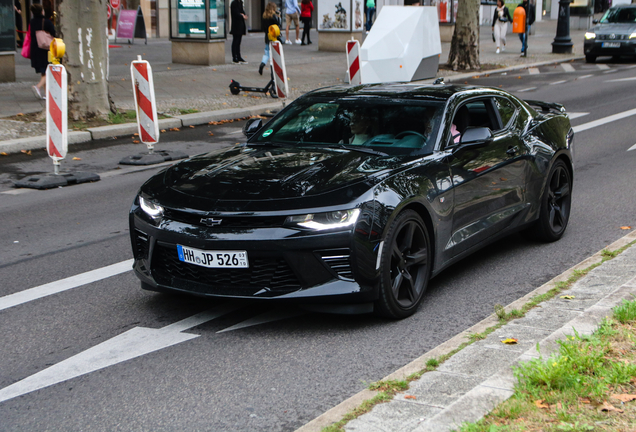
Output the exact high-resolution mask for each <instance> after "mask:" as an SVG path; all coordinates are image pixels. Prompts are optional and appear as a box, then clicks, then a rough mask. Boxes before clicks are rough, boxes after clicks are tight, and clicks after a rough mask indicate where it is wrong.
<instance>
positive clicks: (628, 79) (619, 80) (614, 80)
mask: <svg viewBox="0 0 636 432" xmlns="http://www.w3.org/2000/svg"><path fill="white" fill-rule="evenodd" d="M634 80H636V77H630V78H617V79H613V80H607V81H604V82H621V81H634Z"/></svg>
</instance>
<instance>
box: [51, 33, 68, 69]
mask: <svg viewBox="0 0 636 432" xmlns="http://www.w3.org/2000/svg"><path fill="white" fill-rule="evenodd" d="M65 52H66V45H64V41H63V40H62V39H59V38H54V39H53V42H51V49H50V50H49V57H50V58H49V60H50V62H51V63H53V64H60V60H61V59H62V57H64V53H65Z"/></svg>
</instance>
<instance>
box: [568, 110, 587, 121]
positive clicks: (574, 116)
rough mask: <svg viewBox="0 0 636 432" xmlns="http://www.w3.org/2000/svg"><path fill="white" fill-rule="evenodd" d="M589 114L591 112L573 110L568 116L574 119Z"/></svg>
mask: <svg viewBox="0 0 636 432" xmlns="http://www.w3.org/2000/svg"><path fill="white" fill-rule="evenodd" d="M588 114H589V113H586V112H571V113H568V117H569V118H570V120H574V119H575V118H579V117H583V116H586V115H588Z"/></svg>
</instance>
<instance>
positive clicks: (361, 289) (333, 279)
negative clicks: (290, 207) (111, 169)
mask: <svg viewBox="0 0 636 432" xmlns="http://www.w3.org/2000/svg"><path fill="white" fill-rule="evenodd" d="M130 233H131V241H132V247H133V254H134V257H135V263H134V271H135V273H136V275H137V276H138V277H139V279H140V280H141V281H142V282H143V283H144V284H146V288H149V289H156V290H158V291H177V292H186V293H190V294H194V295H199V296H206V297H224V298H249V299H259V300H280V301H296V302H322V303H366V302H372V301H374V300H376V299H377V297H378V292H379V272H378V270H377V269H376V268H375V264H376V261H377V254H376V252H377V250H378V247H377V242H376V243H375V244H374V243H372V242H370V241H369V240H368V238H367V237H366V236H364V235H358V234H357V232H356V231H353V230H349V231H341V232H329V233H311V235H308V234H306V233H299V232H298V231H297V230H293V229H288V228H283V227H268V228H249V229H240V230H239V229H236V230H225V231H222V230H219V229H218V228H208V227H201V226H198V227H197V226H192V225H188V224H184V223H180V222H174V221H163V222H162V223H161V224H160V226H155V225H154V224H152V223H149V222H148V221H147V220H146V218H144V217H143V214H140V211H139V210H138V208H135V207H133V209H132V211H131V213H130ZM299 234H300V235H299ZM178 244H180V245H183V246H188V247H192V248H197V249H203V250H245V251H247V254H248V259H249V264H250V267H249V268H248V269H215V268H206V267H202V266H198V265H194V264H190V263H185V262H182V261H179V258H178V254H177V245H178Z"/></svg>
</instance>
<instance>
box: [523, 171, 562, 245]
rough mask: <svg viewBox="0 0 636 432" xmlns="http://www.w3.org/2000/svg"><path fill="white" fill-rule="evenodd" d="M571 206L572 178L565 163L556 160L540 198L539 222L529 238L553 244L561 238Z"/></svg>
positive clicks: (530, 231)
mask: <svg viewBox="0 0 636 432" xmlns="http://www.w3.org/2000/svg"><path fill="white" fill-rule="evenodd" d="M571 204H572V178H571V176H570V170H568V167H567V166H566V165H565V162H563V161H562V160H558V161H556V162H555V163H554V165H553V166H552V169H551V170H550V174H549V175H548V181H547V183H546V185H545V190H544V192H543V197H542V198H541V210H540V214H539V220H537V222H536V223H535V225H534V226H533V227H532V228H531V229H530V230H529V234H530V235H531V237H533V238H535V239H537V240H541V241H545V242H553V241H557V240H559V239H560V238H561V237H563V234H564V233H565V229H566V228H567V226H568V221H569V220H570V209H571Z"/></svg>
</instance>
